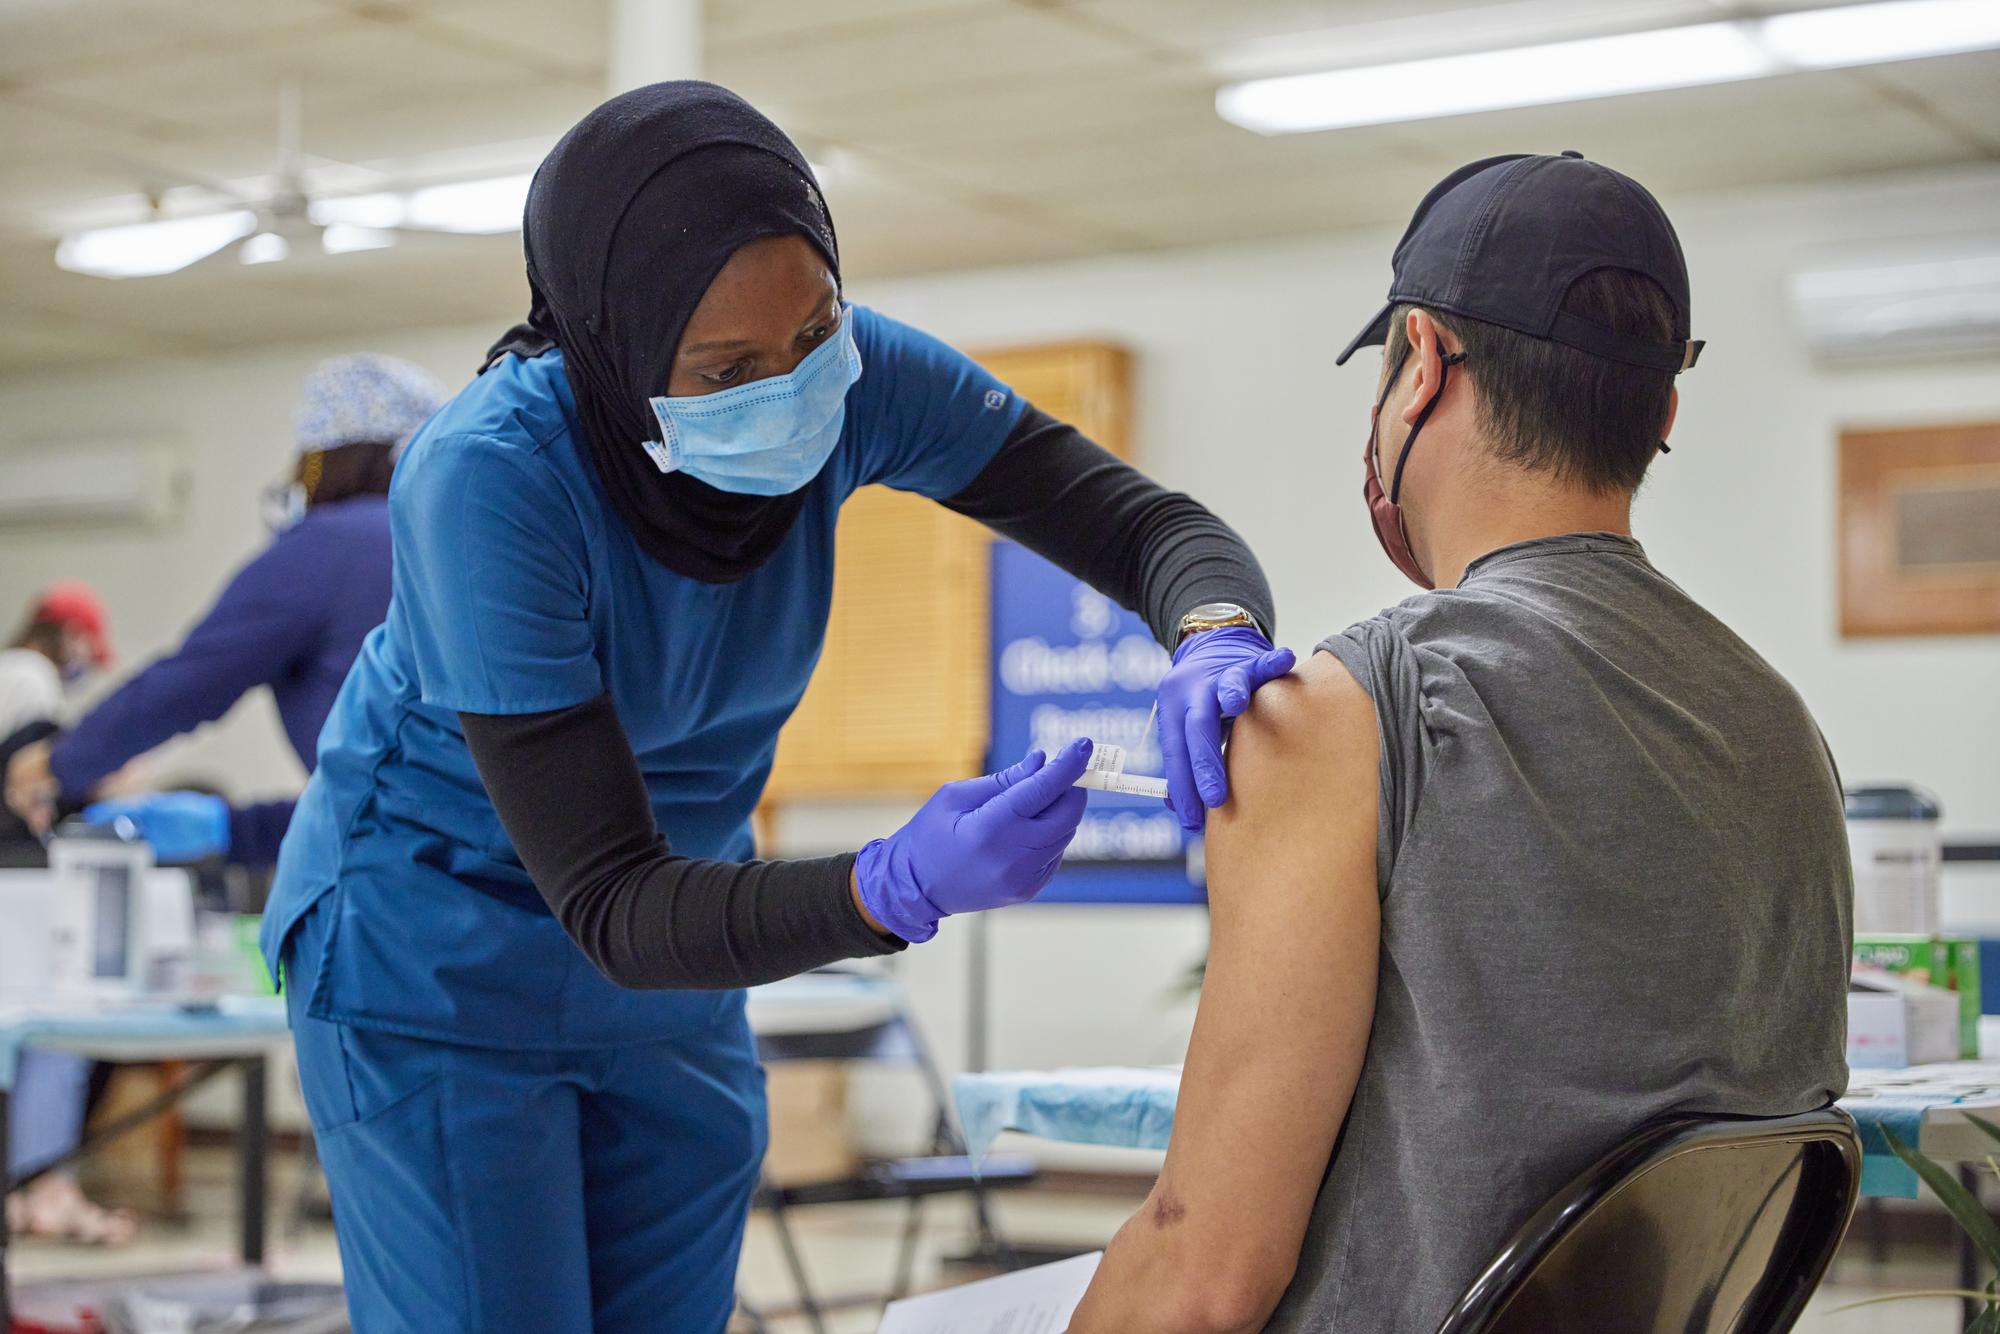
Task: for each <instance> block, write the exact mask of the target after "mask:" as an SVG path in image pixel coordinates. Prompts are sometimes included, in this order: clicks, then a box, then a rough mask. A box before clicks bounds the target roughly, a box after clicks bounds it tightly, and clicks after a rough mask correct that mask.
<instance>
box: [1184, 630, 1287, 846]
mask: <svg viewBox="0 0 2000 1334" xmlns="http://www.w3.org/2000/svg"><path fill="white" fill-rule="evenodd" d="M1293 662H1294V659H1293V657H1292V651H1291V650H1290V649H1288V648H1272V647H1271V641H1270V640H1268V639H1266V638H1264V636H1263V635H1262V634H1261V633H1259V632H1258V631H1256V630H1254V629H1252V628H1251V627H1250V626H1247V625H1225V626H1223V627H1222V628H1221V629H1220V630H1204V631H1202V632H1200V633H1199V634H1193V635H1189V636H1188V637H1187V638H1186V639H1183V640H1182V641H1181V642H1180V647H1178V648H1176V649H1175V650H1174V665H1173V667H1172V669H1171V670H1169V671H1168V672H1167V674H1166V676H1165V677H1163V678H1161V680H1160V758H1161V759H1162V760H1164V761H1165V763H1166V770H1167V805H1169V806H1171V807H1172V808H1173V811H1174V815H1175V816H1176V817H1178V818H1179V820H1180V822H1181V828H1183V829H1185V830H1187V831H1188V832H1189V833H1199V832H1200V830H1201V828H1202V826H1203V825H1204V824H1205V823H1206V822H1207V819H1208V810H1207V808H1208V807H1211V806H1220V805H1221V804H1222V803H1223V802H1225V801H1228V800H1229V773H1228V770H1227V769H1226V768H1225V767H1224V766H1223V763H1222V733H1223V729H1224V728H1225V727H1226V726H1227V725H1228V723H1229V720H1230V719H1232V718H1235V717H1237V716H1238V715H1239V714H1241V713H1242V712H1243V710H1245V709H1247V708H1249V707H1250V697H1251V696H1252V695H1254V694H1256V693H1257V691H1258V690H1259V689H1260V688H1262V687H1263V686H1265V685H1266V684H1268V683H1269V682H1272V681H1275V680H1277V679H1278V678H1279V677H1281V676H1283V675H1285V674H1286V673H1287V672H1289V671H1291V670H1292V666H1293Z"/></svg>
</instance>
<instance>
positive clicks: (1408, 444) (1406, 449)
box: [1382, 352, 1465, 505]
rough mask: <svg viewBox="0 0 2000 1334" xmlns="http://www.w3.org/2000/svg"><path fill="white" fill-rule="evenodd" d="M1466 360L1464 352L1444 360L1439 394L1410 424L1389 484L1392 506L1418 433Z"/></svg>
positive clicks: (1399, 368)
mask: <svg viewBox="0 0 2000 1334" xmlns="http://www.w3.org/2000/svg"><path fill="white" fill-rule="evenodd" d="M1406 355H1407V354H1406ZM1464 360H1465V353H1463V352H1454V353H1452V354H1451V355H1450V356H1448V357H1446V358H1445V359H1444V362H1443V364H1442V365H1441V366H1440V368H1439V370H1438V387H1437V392H1436V393H1434V394H1432V395H1431V398H1430V402H1428V403H1426V404H1424V410H1423V411H1422V412H1419V413H1418V414H1417V419H1416V421H1414V422H1412V423H1410V435H1409V438H1408V439H1407V440H1405V441H1403V454H1402V457H1401V458H1399V459H1397V460H1396V476H1395V479H1394V480H1393V481H1391V482H1390V483H1389V503H1390V504H1391V505H1394V504H1396V503H1397V501H1396V498H1397V497H1398V496H1400V495H1401V494H1402V493H1403V467H1404V465H1406V464H1407V463H1409V461H1410V450H1411V449H1413V448H1415V446H1416V443H1417V433H1418V432H1419V431H1421V430H1423V429H1424V423H1425V422H1427V421H1429V420H1430V419H1431V413H1433V412H1435V411H1436V410H1437V405H1438V400H1439V399H1441V398H1443V397H1444V387H1445V385H1446V383H1447V382H1448V381H1449V380H1450V379H1451V368H1452V367H1453V366H1457V365H1459V364H1460V363H1462V362H1463V361H1464ZM1402 373H1403V365H1402V363H1401V362H1400V361H1399V362H1397V363H1396V374H1398V375H1401V374H1402ZM1382 397H1383V399H1384V401H1387V399H1388V395H1387V394H1384V395H1383V396H1382Z"/></svg>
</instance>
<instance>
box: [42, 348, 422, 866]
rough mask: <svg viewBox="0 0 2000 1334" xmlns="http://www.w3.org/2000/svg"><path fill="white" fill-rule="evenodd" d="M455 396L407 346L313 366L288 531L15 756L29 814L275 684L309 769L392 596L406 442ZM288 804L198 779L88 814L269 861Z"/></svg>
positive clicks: (282, 505) (155, 837)
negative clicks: (154, 651) (161, 643)
mask: <svg viewBox="0 0 2000 1334" xmlns="http://www.w3.org/2000/svg"><path fill="white" fill-rule="evenodd" d="M444 398H445V394H444V390H443V389H442V387H440V386H439V385H438V384H437V382H436V381H435V380H433V379H432V378H431V377H430V376H429V375H428V374H426V373H425V372H424V371H423V370H422V369H420V368H418V367H416V366H413V365H411V364H410V363H409V362H407V361H402V360H400V359H398V358H396V357H386V356H382V355H379V354H377V353H367V352H364V353H355V354H352V355H349V356H341V357H334V358H331V359H330V360H327V361H325V362H322V363H321V364H320V365H318V366H316V367H314V368H313V370H312V372H311V373H310V374H308V375H307V377H306V380H305V384H304V386H303V388H302V390H301V391H300V395H299V402H298V406H297V408H296V410H295V411H294V413H293V421H292V425H293V432H292V435H293V444H294V450H293V452H294V456H295V457H294V462H293V468H292V476H291V478H290V479H289V480H288V481H287V482H286V483H285V484H284V485H283V486H282V487H281V488H280V490H279V493H278V495H276V496H274V497H272V498H271V503H270V508H271V511H272V512H271V513H270V514H268V515H267V516H266V517H267V521H268V522H270V524H271V526H272V527H273V528H274V529H275V530H276V535H275V536H274V537H273V539H272V540H271V542H270V543H269V544H268V545H266V546H265V547H264V549H263V550H262V551H260V552H258V553H257V555H256V556H255V557H254V558H253V559H252V560H251V561H250V562H249V563H248V564H247V565H245V566H244V567H243V568H242V569H240V570H238V571H237V572H236V574H235V575H234V576H233V577H232V578H231V579H230V581H229V583H228V584H227V585H225V586H224V588H223V590H222V593H221V595H220V596H219V597H217V598H216V601H215V605H214V606H213V607H211V608H209V610H208V612H207V613H206V614H205V615H203V616H202V618H201V619H200V620H199V621H197V622H196V623H195V625H194V628H193V629H191V630H189V631H188V633H187V637H186V638H185V639H183V640H182V641H181V645H180V647H179V648H177V649H175V650H174V651H173V652H171V653H168V654H165V655H163V656H161V657H159V658H156V659H155V660H154V661H152V662H151V663H149V664H147V665H146V667H145V668H144V669H143V670H141V671H140V672H139V673H137V674H136V675H135V676H133V677H132V679H131V680H129V681H127V682H125V684H124V685H122V686H120V687H119V688H118V689H117V690H115V691H113V692H112V693H111V694H110V695H108V696H106V697H105V698H104V699H103V700H101V701H99V702H98V704H97V705H96V707H94V708H93V709H91V710H90V711H89V712H88V713H87V714H85V715H84V716H83V717H82V718H81V719H79V720H78V721H77V723H76V724H75V725H74V726H73V727H70V728H69V729H67V730H66V731H64V732H62V733H61V734H60V735H58V736H56V737H54V738H52V739H51V740H49V741H48V742H46V743H44V744H43V745H41V746H39V747H34V748H31V749H28V750H24V751H22V752H21V753H19V754H18V755H17V756H16V757H15V759H14V760H13V762H12V764H11V765H10V766H9V772H10V777H9V783H8V789H9V798H10V800H18V801H20V802H21V804H22V805H23V807H24V810H23V814H24V815H30V813H34V814H40V813H42V812H45V811H48V810H50V809H52V808H53V806H54V805H55V803H57V802H59V801H62V800H65V799H68V800H80V799H82V798H85V797H88V795H89V794H90V792H91V790H92V789H93V788H95V787H96V786H97V785H98V783H99V782H101V781H102V780H103V779H104V778H105V777H106V776H107V775H109V774H112V773H115V772H116V771H117V770H119V769H120V768H122V767H123V766H124V765H125V764H126V763H127V762H128V761H129V760H131V759H132V758H134V757H135V756H138V755H142V754H144V753H145V752H147V751H149V750H151V749H152V748H153V747H155V746H157V745H159V744H160V743H161V742H163V741H166V740H168V739H169V738H171V737H175V736H179V735H181V734H182V733H186V732H192V731H193V730H194V729H195V728H197V727H199V726H200V725H201V724H203V723H207V722H213V721H214V720H216V719H217V718H220V717H221V716H222V715H223V714H225V713H227V712H228V711H229V710H230V708H231V707H232V706H234V705H235V703H236V701H237V700H239V699H241V698H242V697H243V696H244V695H245V694H247V693H248V692H250V691H252V690H254V689H256V688H257V687H258V686H268V687H270V690H271V698H272V701H273V702H274V703H275V704H276V705H277V707H278V717H279V719H280V721H282V722H283V724H284V728H285V736H286V738H287V739H288V740H289V741H290V742H291V744H292V751H293V753H294V754H296V755H297V756H298V757H299V763H300V764H302V765H304V766H305V768H306V771H307V772H308V773H310V772H311V771H312V769H313V766H314V764H315V762H316V759H317V749H318V742H319V733H320V728H322V727H323V726H325V725H326V715H327V713H328V711H329V710H331V709H332V707H333V698H334V695H335V693H336V692H338V691H339V689H340V683H341V682H342V681H344V680H346V679H347V671H348V668H350V667H352V666H353V665H354V658H355V655H356V654H358V653H359V652H360V651H361V641H362V640H363V639H365V638H366V637H367V635H368V632H369V631H370V630H373V629H374V628H375V627H376V626H378V625H380V624H381V623H382V617H383V615H384V613H385V612H386V611H387V610H388V607H389V561H390V540H389V478H390V475H391V472H392V470H393V468H394V466H395V458H396V454H397V453H398V451H400V450H401V448H402V447H403V445H404V444H405V443H406V442H407V441H408V440H409V438H410V437H411V436H412V435H414V434H415V433H416V430H417V428H418V427H419V426H421V425H423V424H424V419H425V418H426V417H429V416H430V415H431V413H433V412H435V411H436V410H437V408H438V405H439V404H441V403H442V402H444ZM292 804H293V803H292V802H290V801H284V800H281V801H265V802H256V803H252V804H249V805H244V806H234V807H232V806H231V805H230V804H229V803H227V802H225V801H224V800H223V799H222V798H220V797H215V796H208V795H205V794H201V793H194V792H168V793H157V794H153V795H149V796H143V797H130V798H119V799H116V800H112V801H105V802H99V803H97V804H96V805H94V806H91V807H88V808H87V809H86V810H85V811H84V818H85V819H86V820H91V821H94V822H103V821H106V820H110V819H113V818H117V817H121V816H122V817H125V818H127V819H130V820H131V821H132V822H133V824H134V825H135V826H136V827H137V829H138V832H139V834H140V836H141V837H143V838H145V839H146V840H147V841H148V842H149V843H151V844H152V845H153V850H154V853H155V855H156V856H157V857H158V858H159V860H161V861H163V862H189V861H196V860H199V859H200V858H203V857H210V856H216V855H221V856H224V857H226V858H228V860H230V861H232V862H236V863H240V864H242V865H246V866H269V865H271V864H272V863H273V862H275V861H276V860H277V858H278V845H279V842H280V840H281V839H283V838H284V835H285V827H286V825H287V824H289V823H290V821H291V816H292Z"/></svg>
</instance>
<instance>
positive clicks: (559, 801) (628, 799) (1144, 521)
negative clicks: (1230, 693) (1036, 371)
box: [459, 406, 1272, 988]
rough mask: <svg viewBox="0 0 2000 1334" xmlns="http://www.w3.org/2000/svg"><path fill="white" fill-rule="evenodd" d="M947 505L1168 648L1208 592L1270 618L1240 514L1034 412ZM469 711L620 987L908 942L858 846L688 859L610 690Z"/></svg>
mask: <svg viewBox="0 0 2000 1334" xmlns="http://www.w3.org/2000/svg"><path fill="white" fill-rule="evenodd" d="M946 504H948V505H949V506H950V507H951V508H952V509H954V510H956V511H958V512H959V513H961V514H965V515H968V516H970V517H972V518H975V519H979V520H981V521H982V522H984V523H985V524H987V526H989V527H991V528H992V529H994V531H996V532H998V533H1000V534H1002V535H1004V536H1006V537H1010V538H1013V539H1014V540H1015V541H1017V542H1020V543H1021V544H1022V545H1023V546H1026V547H1028V548H1029V549H1030V550H1032V551H1035V552H1036V553H1038V554H1040V555H1042V556H1044V557H1046V558H1047V559H1049V560H1051V561H1053V562H1054V563H1055V564H1057V565H1059V566H1061V567H1062V568H1063V569H1064V570H1067V571H1068V572H1069V573H1071V574H1072V575H1075V576H1076V577H1078V578H1080V579H1082V580H1084V581H1085V582H1087V583H1089V584H1090V585H1091V586H1092V587H1094V588H1096V589H1097V590H1098V591H1099V592H1101V593H1103V594H1104V595H1105V596H1107V597H1110V598H1112V599H1114V600H1115V601H1117V602H1119V603H1121V604H1122V605H1124V606H1126V607H1129V608H1132V609H1134V610H1136V611H1138V612H1139V613H1140V614H1141V615H1143V616H1144V617H1145V618H1146V620H1147V622H1148V623H1149V624H1150V625H1151V626H1152V627H1153V630H1154V633H1155V634H1156V635H1157V636H1158V637H1159V638H1160V640H1161V642H1162V643H1165V644H1171V643H1172V642H1173V641H1174V638H1175V636H1176V635H1177V632H1178V624H1179V620H1180V617H1181V615H1182V614H1183V613H1185V612H1186V611H1187V610H1188V609H1189V608H1191V607H1194V606H1197V605H1199V604H1201V603H1203V602H1211V601H1226V602H1235V603H1238V604H1240V605H1241V606H1243V607H1244V608H1245V609H1246V610H1248V611H1249V612H1250V613H1251V614H1252V615H1253V616H1255V617H1256V618H1257V621H1258V623H1259V624H1260V625H1262V626H1263V627H1264V628H1265V630H1266V631H1267V632H1268V631H1269V630H1270V628H1271V626H1272V610H1271V592H1270V587H1269V585H1268V584H1267V583H1266V582H1265V579H1264V575H1263V571H1262V570H1261V569H1260V568H1259V567H1258V565H1257V560H1256V558H1255V557H1254V556H1253V555H1251V554H1250V550H1249V548H1248V547H1247V546H1245V545H1244V543H1243V540H1242V539H1241V538H1240V537H1238V536H1237V535H1236V533H1235V532H1234V531H1232V530H1231V529H1230V528H1229V526H1228V525H1227V524H1225V523H1223V522H1222V521H1221V520H1220V519H1218V518H1216V517H1215V516H1214V515H1213V514H1211V513H1209V511H1208V510H1206V509H1205V508H1203V507H1202V506H1201V505H1200V504H1198V503H1197V502H1195V501H1194V500H1192V499H1190V498H1188V497H1187V496H1184V495H1181V494H1179V493H1178V492H1172V491H1167V490H1165V489H1164V488H1162V487H1160V486H1159V485H1157V484H1156V483H1154V482H1153V481H1151V480H1150V479H1149V478H1147V477H1146V476H1145V475H1144V474H1142V473H1140V472H1138V471H1137V470H1136V469H1134V468H1132V467H1131V466H1130V465H1129V464H1126V463H1124V462H1121V461H1120V460H1119V459H1117V458H1115V457H1113V456H1112V455H1111V454H1109V453H1108V452H1106V451H1105V450H1103V449H1101V448H1099V447H1098V446H1097V445H1095V444H1093V443H1091V441H1089V440H1088V439H1086V438H1085V437H1084V436H1083V435H1082V434H1081V433H1080V432H1078V431H1077V430H1076V429H1075V428H1074V427H1071V426H1068V425H1066V424H1064V423H1062V422H1059V421H1057V420H1056V419H1054V418H1053V417H1050V416H1048V415H1047V414H1046V413H1043V412H1041V411H1039V410H1037V409H1035V408H1034V407H1032V406H1030V407H1029V408H1028V409H1027V410H1026V412H1025V413H1024V414H1023V416H1022V418H1021V421H1020V422H1019V423H1017V424H1016V426H1015V429H1014V430H1013V432H1012V433H1011V434H1010V435H1009V436H1008V438H1007V440H1006V442H1005V443H1004V444H1003V445H1002V446H1001V447H1000V450H999V451H998V453H996V454H995V455H994V457H993V460H992V461H991V462H990V463H988V464H987V466H986V468H985V469H984V470H983V471H981V472H980V474H979V475H978V476H977V477H976V478H974V479H973V481H972V483H971V484H970V485H968V486H967V487H966V488H965V489H964V490H963V491H961V492H959V494H957V495H956V496H953V497H951V498H950V499H949V500H948V501H947V502H946ZM459 720H460V723H461V724H462V726H463V728H464V731H465V739H466V744H467V746H468V747H469V748H470V749H471V751H472V758H473V762H474V763H475V764H476V765H477V766H478V769H479V776H480V778H481V779H482V780H483V781H484V783H485V785H486V791H487V794H488V795H489V796H490V797H491V798H492V800H493V806H494V809H495V810H496V811H497V812H498V813H499V816H500V821H501V823H502V824H503V825H504V826H505V827H506V830H507V835H508V837H509V839H511V840H512V842H513V844H514V848H515V851H516V852H517V853H519V855H520V858H521V862H522V865H523V866H525V867H526V868H527V871H528V874H529V876H530V877H531V878H532V879H533V880H534V882H535V886H536V888H537V889H538V890H539V891H540V892H541V895H542V897H543V899H545V900H546V901H547V902H548V905H549V908H550V910H551V911H553V912H554V913H555V915H556V918H557V920H558V921H560V922H561V923H562V926H563V929H564V930H565V931H566V932H568V933H569V935H570V937H571V938H572V939H573V940H575V941H576V943H577V945H578V946H579V947H581V948H582V950H583V951H584V953H585V954H587V955H588V956H589V957H590V960H591V962H593V963H594V964H596V965H597V967H598V968H599V969H600V970H602V971H603V973H604V974H605V976H607V977H609V978H610V979H611V980H612V981H614V982H616V983H618V984H619V985H621V986H627V987H634V988H658V987H676V988H702V987H739V986H751V985H755V984H757V983H760V982H768V981H773V980H775V979H777V978H781V977H789V976H791V975H792V974H794V973H799V972H804V971H806V970H807V969H810V968H814V967H818V966H819V965H821V964H826V963H832V962H834V961H836V960H839V959H848V958H857V957H865V956H868V955H875V954H886V953H890V952H893V951H895V950H898V949H901V948H903V942H901V941H898V940H890V939H887V938H884V937H883V936H881V935H878V934H877V933H876V932H875V931H874V930H872V929H871V928H870V927H869V926H868V924H867V922H866V920H865V919H864V918H863V917H862V916H861V914H860V912H859V911H858V910H857V909H856V907H855V905H854V901H853V896H852V893H851V891H850V888H849V885H850V877H851V874H852V870H853V865H854V858H853V856H852V855H848V854H843V855H841V856H837V857H820V858H811V859H805V860H795V861H751V862H724V861H712V860H705V859H701V858H692V857H684V856H681V855H679V854H677V853H675V852H674V851H673V850H672V849H671V848H670V847H669V846H668V845H667V841H666V839H665V838H664V837H663V836H662V835H661V834H660V831H659V828H658V826H657V825H656V824H655V823H654V819H653V811H652V807H651V804H650V802H649V801H648V798H647V794H646V785H645V780H644V778H643V776H642V775H641V774H640V772H639V765H638V761H637V760H636V759H635V758H634V757H633V753H632V746H631V742H630V739H629V738H628V737H627V736H626V735H625V730H624V726H623V725H622V724H621V723H620V722H619V720H618V714H617V710H616V708H615V707H614V706H613V704H612V702H611V700H610V699H609V697H606V696H600V697H599V698H597V699H594V700H590V701H588V702H586V703H583V704H579V705H575V706H573V707H571V708H567V709H558V710H555V711H553V712H548V713H532V714H517V715H492V714H470V713H462V714H460V715H459Z"/></svg>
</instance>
